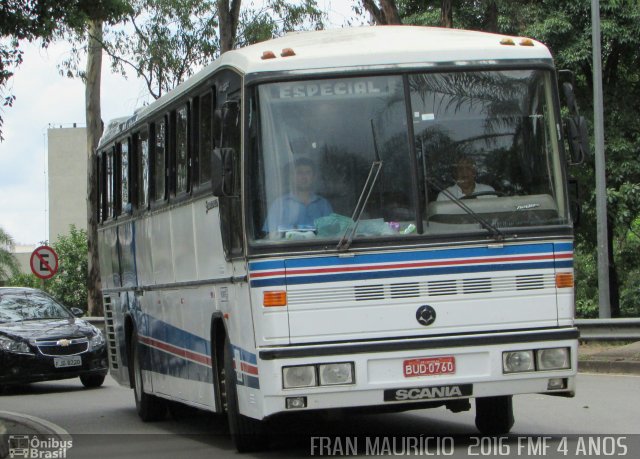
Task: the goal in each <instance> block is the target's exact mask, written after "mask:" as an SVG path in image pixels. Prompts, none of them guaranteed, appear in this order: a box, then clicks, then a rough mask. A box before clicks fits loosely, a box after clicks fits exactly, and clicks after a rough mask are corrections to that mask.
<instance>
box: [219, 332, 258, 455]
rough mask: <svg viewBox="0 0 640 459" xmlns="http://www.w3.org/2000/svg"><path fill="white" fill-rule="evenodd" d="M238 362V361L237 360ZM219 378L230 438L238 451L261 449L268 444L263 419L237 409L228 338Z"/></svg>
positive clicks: (236, 393)
mask: <svg viewBox="0 0 640 459" xmlns="http://www.w3.org/2000/svg"><path fill="white" fill-rule="evenodd" d="M238 364H239V362H238ZM222 373H223V375H222V378H221V381H222V384H223V386H224V387H222V388H221V394H222V398H223V401H222V403H223V406H225V407H226V410H227V419H228V421H229V431H230V433H231V440H233V444H234V445H235V447H236V449H237V450H238V452H241V453H244V452H250V451H261V450H264V449H266V448H267V446H268V445H269V438H268V436H267V431H266V425H265V422H264V421H258V420H257V419H253V418H249V417H247V416H244V415H242V414H240V411H239V409H238V391H237V387H236V371H235V369H234V367H233V351H232V350H231V343H230V342H229V338H227V339H225V342H224V370H223V372H222Z"/></svg>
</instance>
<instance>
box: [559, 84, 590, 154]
mask: <svg viewBox="0 0 640 459" xmlns="http://www.w3.org/2000/svg"><path fill="white" fill-rule="evenodd" d="M562 92H563V93H564V98H565V101H566V104H567V108H568V109H569V112H570V114H569V116H568V117H567V118H566V119H565V120H564V125H565V132H566V135H567V142H568V144H569V154H570V159H569V164H570V165H572V166H574V165H578V164H582V163H583V162H584V158H585V157H586V156H587V153H588V152H589V151H590V146H589V130H588V128H587V122H586V121H585V119H584V116H580V112H579V110H578V103H577V102H576V96H575V94H574V92H573V86H572V85H571V83H563V84H562Z"/></svg>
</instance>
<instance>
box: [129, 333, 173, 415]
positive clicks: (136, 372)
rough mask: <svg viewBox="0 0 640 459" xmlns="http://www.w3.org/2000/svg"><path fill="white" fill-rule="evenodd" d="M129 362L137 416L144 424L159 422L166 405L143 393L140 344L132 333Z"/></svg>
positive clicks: (157, 398)
mask: <svg viewBox="0 0 640 459" xmlns="http://www.w3.org/2000/svg"><path fill="white" fill-rule="evenodd" d="M129 351H130V354H129V355H130V356H131V358H130V360H129V361H130V362H132V365H131V366H132V368H131V369H130V371H132V372H133V395H134V398H135V401H136V411H137V412H138V416H140V419H142V420H143V421H144V422H151V421H159V420H161V419H163V418H164V417H165V415H166V413H167V404H166V403H165V401H164V400H163V399H161V398H159V397H156V396H154V395H151V394H147V393H146V392H145V391H144V382H143V380H142V366H141V363H140V344H139V343H138V334H137V332H134V334H133V337H132V339H131V349H130V350H129Z"/></svg>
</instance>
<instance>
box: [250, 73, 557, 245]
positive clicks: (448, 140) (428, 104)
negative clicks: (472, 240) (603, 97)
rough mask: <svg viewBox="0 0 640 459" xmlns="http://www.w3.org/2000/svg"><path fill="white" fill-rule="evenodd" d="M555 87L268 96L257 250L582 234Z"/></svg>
mask: <svg viewBox="0 0 640 459" xmlns="http://www.w3.org/2000/svg"><path fill="white" fill-rule="evenodd" d="M552 81H553V80H552V75H551V73H550V72H549V71H547V70H501V71H497V70H495V71H465V72H450V73H422V74H410V75H407V76H405V77H403V76H401V75H393V76H377V77H357V78H340V79H323V80H309V81H298V82H293V83H289V82H287V83H269V84H263V85H260V86H259V87H258V88H257V91H256V94H255V97H254V103H253V104H252V113H251V116H250V124H251V132H252V133H253V134H252V138H251V141H250V143H249V144H250V145H251V147H250V148H251V149H252V151H251V152H250V153H249V156H248V160H249V168H250V178H251V179H250V181H249V183H250V187H251V189H250V196H251V201H250V203H249V208H250V213H249V215H250V222H249V232H250V235H249V236H250V237H249V240H250V241H251V242H252V243H253V244H258V245H267V244H282V243H286V242H287V241H291V240H301V241H303V240H305V241H309V242H313V241H317V242H322V241H328V242H330V241H335V242H338V241H341V240H343V239H344V237H345V234H347V233H349V237H350V238H351V237H353V239H354V241H357V240H366V239H372V238H373V239H376V238H388V239H389V238H390V239H394V238H395V239H401V238H405V239H406V238H408V237H420V236H422V237H429V236H441V235H447V236H451V235H452V234H456V233H458V234H463V233H464V234H468V233H478V234H484V235H486V234H487V231H489V233H490V234H492V235H500V236H502V235H503V234H505V233H508V232H509V231H510V230H512V229H513V228H516V227H517V228H522V227H543V226H551V225H567V224H569V218H568V210H567V204H566V194H565V192H564V189H565V185H564V181H563V171H562V167H561V156H560V152H559V138H558V137H559V124H558V121H557V116H556V113H555V110H556V108H555V104H554V91H553V84H552ZM254 120H257V121H258V122H257V123H256V122H255V121H254ZM378 169H379V170H378ZM374 170H375V174H376V177H375V178H373V179H372V174H373V173H374ZM359 201H360V203H361V204H363V203H364V204H366V205H365V206H364V211H363V212H362V214H361V218H360V220H359V221H358V222H357V226H356V223H354V221H353V219H354V218H355V219H356V220H357V217H356V213H354V210H356V209H357V208H358V202H359Z"/></svg>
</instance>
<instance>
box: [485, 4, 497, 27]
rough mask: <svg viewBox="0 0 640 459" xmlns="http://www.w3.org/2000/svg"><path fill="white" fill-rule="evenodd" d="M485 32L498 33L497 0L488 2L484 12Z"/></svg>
mask: <svg viewBox="0 0 640 459" xmlns="http://www.w3.org/2000/svg"><path fill="white" fill-rule="evenodd" d="M484 30H485V31H487V32H493V33H498V5H497V3H496V2H495V0H488V1H487V9H486V10H485V12H484Z"/></svg>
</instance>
